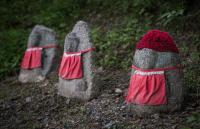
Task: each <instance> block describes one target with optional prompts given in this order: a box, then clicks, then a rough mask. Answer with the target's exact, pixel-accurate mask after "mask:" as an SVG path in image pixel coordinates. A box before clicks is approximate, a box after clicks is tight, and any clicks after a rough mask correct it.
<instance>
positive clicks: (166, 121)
mask: <svg viewBox="0 0 200 129" xmlns="http://www.w3.org/2000/svg"><path fill="white" fill-rule="evenodd" d="M55 74H56V73H55ZM129 76H130V72H127V71H114V72H113V71H109V72H108V71H107V72H105V71H102V78H101V80H102V86H101V94H100V95H99V96H98V97H97V98H95V99H92V100H91V101H89V102H80V101H77V100H74V99H66V98H64V97H61V96H59V95H58V94H57V89H56V86H57V82H58V77H57V76H51V77H50V78H49V79H47V80H45V81H44V82H41V83H27V84H22V83H20V82H19V81H18V80H17V77H12V78H11V77H10V78H7V79H5V80H3V81H1V82H0V112H1V113H0V114H1V115H0V129H199V128H200V127H199V124H198V122H199V119H197V118H196V116H197V115H199V114H200V105H199V103H200V101H199V99H197V98H195V97H192V96H191V98H190V100H191V101H190V103H187V104H186V105H185V107H184V108H183V110H182V111H180V112H174V113H168V114H166V113H165V114H152V115H150V116H148V117H138V116H136V114H134V113H131V112H128V110H126V105H125V104H124V98H125V94H126V92H127V88H128V84H129V78H130V77H129Z"/></svg>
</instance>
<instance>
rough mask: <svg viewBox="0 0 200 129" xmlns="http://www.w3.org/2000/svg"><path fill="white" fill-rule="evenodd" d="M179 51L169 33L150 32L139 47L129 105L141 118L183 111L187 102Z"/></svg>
mask: <svg viewBox="0 0 200 129" xmlns="http://www.w3.org/2000/svg"><path fill="white" fill-rule="evenodd" d="M184 91H185V90H184V86H183V73H182V70H181V61H180V56H179V51H178V48H177V47H176V45H175V43H174V42H173V39H172V37H171V36H170V35H169V34H168V33H167V32H162V31H160V30H151V31H149V32H148V33H147V34H145V35H144V36H143V38H142V39H141V41H139V43H138V44H137V46H136V51H135V55H134V57H133V64H132V72H131V79H130V86H129V89H128V95H127V97H126V102H127V103H128V105H129V106H128V107H129V109H130V110H131V111H134V112H135V113H137V114H138V115H143V114H149V113H158V112H168V111H176V110H180V108H181V106H182V104H183V100H184V94H185V92H184Z"/></svg>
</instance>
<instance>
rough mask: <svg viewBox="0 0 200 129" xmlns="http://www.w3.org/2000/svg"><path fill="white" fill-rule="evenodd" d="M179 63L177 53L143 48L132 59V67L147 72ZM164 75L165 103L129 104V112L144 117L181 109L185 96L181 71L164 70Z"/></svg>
mask: <svg viewBox="0 0 200 129" xmlns="http://www.w3.org/2000/svg"><path fill="white" fill-rule="evenodd" d="M153 37H155V36H153ZM158 37H159V36H158ZM152 39H153V38H152ZM152 43H153V42H152ZM180 63H181V61H180V57H179V53H176V52H171V51H168V50H166V51H163V50H162V51H156V50H154V49H150V48H145V47H144V48H142V49H136V51H135V54H134V57H133V65H134V66H137V67H139V68H141V69H148V70H150V69H155V68H168V67H174V66H177V65H180ZM135 71H136V69H132V72H131V75H132V76H133V75H134V74H135ZM164 75H165V82H166V97H167V103H166V104H161V105H148V104H138V103H130V104H129V109H130V110H131V111H134V112H136V113H137V114H138V115H144V114H150V113H157V112H169V111H177V110H180V109H181V106H182V104H183V100H184V95H185V90H184V87H183V73H182V70H181V68H180V69H175V70H166V71H164ZM138 86H139V85H138ZM147 87H148V86H147Z"/></svg>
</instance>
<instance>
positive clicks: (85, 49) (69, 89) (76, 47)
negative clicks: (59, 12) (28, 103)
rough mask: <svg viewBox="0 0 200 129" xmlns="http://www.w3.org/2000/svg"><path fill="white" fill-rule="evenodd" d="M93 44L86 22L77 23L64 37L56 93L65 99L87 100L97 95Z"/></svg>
mask: <svg viewBox="0 0 200 129" xmlns="http://www.w3.org/2000/svg"><path fill="white" fill-rule="evenodd" d="M93 51H94V48H93V44H92V41H91V36H90V29H89V27H88V25H87V23H86V22H83V21H79V22H78V23H77V24H76V25H75V26H74V28H73V30H72V32H71V33H69V34H68V35H67V36H66V39H65V45H64V54H63V58H62V62H61V65H60V68H59V84H58V93H59V94H60V95H62V96H65V97H67V98H76V99H80V100H89V99H91V98H93V97H94V95H95V94H96V93H97V86H96V85H95V82H94V78H95V73H94V70H95V68H94V63H93V61H94V57H93Z"/></svg>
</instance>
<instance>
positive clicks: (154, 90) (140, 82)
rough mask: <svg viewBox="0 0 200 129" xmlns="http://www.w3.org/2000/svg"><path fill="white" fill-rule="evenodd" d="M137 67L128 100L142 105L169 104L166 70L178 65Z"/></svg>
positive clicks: (132, 78)
mask: <svg viewBox="0 0 200 129" xmlns="http://www.w3.org/2000/svg"><path fill="white" fill-rule="evenodd" d="M132 67H133V68H134V69H136V71H135V73H134V74H133V75H132V77H131V81H130V86H129V90H128V95H127V97H126V101H127V102H128V103H135V104H140V105H163V104H167V96H166V80H165V75H164V71H165V70H174V69H177V67H169V68H157V69H151V70H143V69H140V68H137V67H136V66H132Z"/></svg>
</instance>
